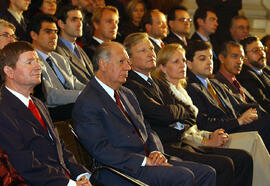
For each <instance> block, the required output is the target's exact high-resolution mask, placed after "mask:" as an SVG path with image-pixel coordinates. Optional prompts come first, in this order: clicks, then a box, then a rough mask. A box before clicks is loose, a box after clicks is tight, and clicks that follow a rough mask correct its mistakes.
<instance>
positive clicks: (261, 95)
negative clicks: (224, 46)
mask: <svg viewBox="0 0 270 186" xmlns="http://www.w3.org/2000/svg"><path fill="white" fill-rule="evenodd" d="M241 44H242V45H243V48H244V51H245V55H246V58H247V59H246V60H245V61H244V65H243V68H242V71H241V73H240V74H239V75H238V76H237V79H238V80H239V82H240V83H241V84H242V85H243V87H245V88H246V89H247V90H248V91H249V93H250V94H251V95H252V96H253V97H254V98H255V100H256V101H257V102H258V103H259V104H260V105H261V106H262V107H263V108H264V109H265V110H266V111H268V112H269V111H270V76H269V75H268V74H267V73H265V72H264V71H263V69H264V68H265V66H266V54H265V47H264V46H263V44H262V43H261V41H260V40H259V39H258V38H257V37H252V36H250V37H248V38H246V39H244V40H242V41H241Z"/></svg>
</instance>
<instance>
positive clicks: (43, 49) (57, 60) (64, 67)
mask: <svg viewBox="0 0 270 186" xmlns="http://www.w3.org/2000/svg"><path fill="white" fill-rule="evenodd" d="M28 31H29V33H30V37H31V39H32V43H33V45H34V46H35V47H36V51H37V54H38V57H39V61H40V65H41V68H42V86H43V87H42V88H43V89H42V90H43V91H42V93H43V95H44V99H45V104H46V106H48V108H49V111H50V115H51V117H52V120H53V121H65V120H67V119H71V111H72V108H73V105H74V103H75V101H76V99H77V97H78V96H79V94H80V93H81V91H82V89H83V88H84V87H85V84H83V83H81V82H80V81H79V80H78V79H77V78H76V77H75V76H74V75H73V74H72V72H71V68H70V64H69V63H68V62H67V61H66V60H65V59H64V58H63V57H62V56H61V55H59V54H58V53H56V52H54V50H55V48H56V44H57V38H58V36H57V31H58V29H57V26H56V20H55V19H54V17H51V16H49V15H45V14H41V15H36V16H34V17H33V18H32V20H31V22H30V23H29V26H28Z"/></svg>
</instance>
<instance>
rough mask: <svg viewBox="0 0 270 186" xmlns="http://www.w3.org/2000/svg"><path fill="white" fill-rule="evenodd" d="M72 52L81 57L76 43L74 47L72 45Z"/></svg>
mask: <svg viewBox="0 0 270 186" xmlns="http://www.w3.org/2000/svg"><path fill="white" fill-rule="evenodd" d="M74 52H75V54H76V56H77V57H78V58H79V59H81V55H80V53H79V51H78V49H77V46H76V45H75V47H74Z"/></svg>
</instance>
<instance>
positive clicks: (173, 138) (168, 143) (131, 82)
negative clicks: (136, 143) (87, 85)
mask: <svg viewBox="0 0 270 186" xmlns="http://www.w3.org/2000/svg"><path fill="white" fill-rule="evenodd" d="M124 46H125V47H126V49H127V51H128V52H129V53H128V54H129V56H130V61H131V64H132V65H131V68H132V70H131V71H129V74H128V78H127V82H126V84H124V85H125V86H126V87H128V88H129V89H131V90H132V91H133V92H134V93H135V95H136V97H137V99H138V101H139V104H140V106H141V108H142V112H143V115H144V118H145V119H146V121H148V122H149V124H150V126H151V128H153V130H155V131H156V132H157V133H158V135H159V136H160V138H161V141H162V144H163V146H164V150H165V152H166V153H168V154H171V155H175V156H178V157H180V158H182V159H183V160H187V161H195V162H199V163H204V164H207V165H210V166H212V167H214V168H215V169H216V171H217V185H219V186H221V185H233V184H235V183H234V182H235V181H236V180H237V183H238V185H251V183H252V180H251V179H250V180H247V179H246V177H249V176H250V177H251V175H252V172H251V170H250V168H251V167H252V163H251V164H250V165H248V164H247V162H250V160H251V159H252V158H251V157H249V155H248V154H246V152H240V151H241V150H232V149H223V148H222V149H220V148H214V147H213V148H211V147H209V146H208V147H205V146H200V147H199V146H197V145H196V144H195V143H192V142H191V141H188V145H187V144H186V141H185V140H181V137H182V134H183V133H184V132H185V130H188V128H189V126H188V125H193V124H194V123H196V118H195V114H193V113H194V110H193V108H192V107H190V106H188V105H187V104H185V103H184V102H183V101H179V100H174V103H167V101H168V99H166V98H165V96H164V94H165V93H164V92H161V90H160V89H161V88H162V87H161V84H156V83H155V81H153V80H152V77H151V76H150V73H151V71H152V70H153V69H154V68H155V62H156V59H155V53H154V51H153V50H151V49H152V48H153V46H152V45H151V42H150V41H149V39H148V37H147V35H146V34H143V33H134V34H131V35H129V36H128V37H127V38H126V39H125V41H124ZM161 50H162V49H161ZM142 51H144V52H142ZM149 82H151V84H152V85H151V84H150V83H149ZM159 86H160V87H159ZM170 96H171V97H174V95H173V94H171V95H170ZM183 124H186V126H185V129H184V128H181V126H183ZM224 135H225V136H226V134H225V133H224ZM213 136H214V135H213ZM213 141H214V140H213ZM223 142H224V144H226V139H224V141H223ZM214 143H215V142H214ZM184 144H185V145H184ZM240 157H241V158H240ZM238 158H239V159H238ZM243 159H245V161H242V160H243ZM248 159H249V160H248ZM245 166H247V167H246V168H244V167H245ZM233 167H237V168H235V171H234V170H233ZM240 167H241V168H240ZM244 170H246V171H244ZM231 175H235V176H236V177H235V179H234V178H233V176H231ZM228 177H232V179H230V180H228V179H227V178H228Z"/></svg>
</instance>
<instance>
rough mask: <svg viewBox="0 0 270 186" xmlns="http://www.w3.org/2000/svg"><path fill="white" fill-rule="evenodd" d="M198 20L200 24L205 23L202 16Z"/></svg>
mask: <svg viewBox="0 0 270 186" xmlns="http://www.w3.org/2000/svg"><path fill="white" fill-rule="evenodd" d="M196 21H197V23H198V25H199V26H200V25H202V24H203V23H204V20H203V19H202V18H198V19H197V20H196Z"/></svg>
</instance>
